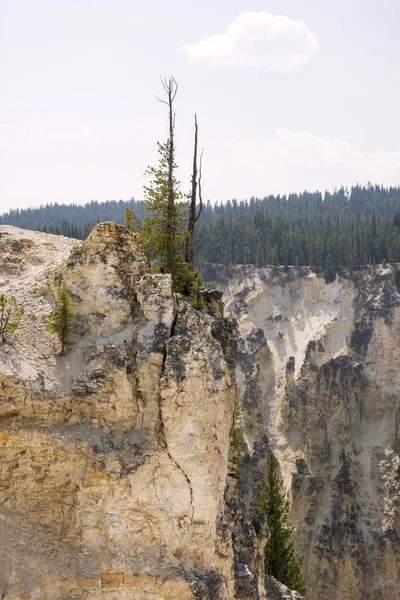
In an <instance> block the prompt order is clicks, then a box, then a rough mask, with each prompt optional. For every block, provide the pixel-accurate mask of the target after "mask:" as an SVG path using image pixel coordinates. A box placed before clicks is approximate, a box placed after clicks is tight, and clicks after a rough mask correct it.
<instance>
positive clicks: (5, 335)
mask: <svg viewBox="0 0 400 600" xmlns="http://www.w3.org/2000/svg"><path fill="white" fill-rule="evenodd" d="M23 316H24V307H23V306H20V305H19V304H18V303H17V301H16V299H15V296H10V297H9V298H7V297H6V296H5V295H4V294H0V338H1V342H2V344H5V343H6V341H7V340H8V339H9V338H10V337H11V336H12V335H13V334H14V333H15V331H16V330H17V329H18V327H19V326H20V324H21V320H22V317H23Z"/></svg>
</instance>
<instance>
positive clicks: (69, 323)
mask: <svg viewBox="0 0 400 600" xmlns="http://www.w3.org/2000/svg"><path fill="white" fill-rule="evenodd" d="M56 303H57V308H56V310H55V311H54V313H53V314H52V315H51V318H50V322H49V323H48V325H47V331H49V332H50V333H56V334H57V335H58V337H59V339H60V342H61V351H60V354H61V355H63V354H65V351H66V347H67V346H69V345H70V344H71V342H70V340H69V338H70V336H71V334H72V333H74V331H75V328H74V325H73V318H74V316H75V315H74V312H73V310H72V302H71V298H70V296H69V293H68V289H67V284H66V282H65V281H63V283H62V285H61V288H60V292H59V294H58V296H57V298H56Z"/></svg>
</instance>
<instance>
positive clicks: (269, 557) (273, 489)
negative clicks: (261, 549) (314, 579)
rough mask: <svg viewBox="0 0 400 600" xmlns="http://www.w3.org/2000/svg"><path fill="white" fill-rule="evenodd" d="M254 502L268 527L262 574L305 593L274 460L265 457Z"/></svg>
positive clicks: (291, 528) (285, 503) (286, 504)
mask: <svg viewBox="0 0 400 600" xmlns="http://www.w3.org/2000/svg"><path fill="white" fill-rule="evenodd" d="M257 504H258V506H259V508H260V509H261V510H262V512H263V513H264V515H265V517H266V519H267V524H268V527H269V530H270V538H269V540H268V542H267V545H266V547H265V573H266V575H272V576H273V577H275V579H277V580H278V581H280V582H281V583H283V584H285V585H287V586H288V587H289V588H291V589H294V590H297V591H298V592H300V593H301V594H304V593H305V579H306V578H305V574H304V572H303V569H302V564H301V561H300V559H299V557H298V556H297V555H296V553H295V550H294V546H293V541H292V540H291V536H292V532H293V527H291V526H290V525H288V522H287V519H288V513H289V508H290V504H289V500H288V499H287V497H286V494H284V493H283V492H282V481H281V480H280V479H279V477H278V474H277V472H276V460H275V457H274V455H273V454H272V453H271V454H270V455H269V457H268V463H267V476H266V479H265V480H263V481H262V482H261V484H260V485H259V488H258V491H257Z"/></svg>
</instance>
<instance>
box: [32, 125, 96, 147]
mask: <svg viewBox="0 0 400 600" xmlns="http://www.w3.org/2000/svg"><path fill="white" fill-rule="evenodd" d="M29 133H30V135H32V136H33V137H38V138H42V139H47V140H50V141H55V142H68V141H71V140H72V141H75V142H79V143H80V144H98V143H99V138H98V136H97V135H96V133H95V132H94V131H93V129H91V127H89V126H88V125H84V124H82V125H80V126H79V127H76V128H75V129H72V131H67V132H64V133H47V132H46V131H43V130H42V129H40V128H39V127H37V126H36V125H33V126H32V127H31V128H30V130H29Z"/></svg>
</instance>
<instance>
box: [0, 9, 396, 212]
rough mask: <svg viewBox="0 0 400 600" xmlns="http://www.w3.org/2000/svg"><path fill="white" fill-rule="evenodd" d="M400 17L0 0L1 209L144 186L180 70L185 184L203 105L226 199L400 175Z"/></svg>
mask: <svg viewBox="0 0 400 600" xmlns="http://www.w3.org/2000/svg"><path fill="white" fill-rule="evenodd" d="M243 13H251V14H247V15H246V14H243ZM278 15H283V16H284V17H282V16H281V17H280V18H278V17H277V16H278ZM232 23H233V25H231V26H230V24H232ZM229 26H230V27H229ZM399 26H400V3H399V2H396V1H395V0H381V1H378V0H347V1H344V0H280V1H276V0H263V1H261V0H246V1H242V0H213V1H211V0H202V2H190V1H188V0H186V1H183V0H171V1H169V2H168V1H166V0H162V1H161V0H149V1H148V2H138V1H136V0H113V1H111V0H0V74H1V76H0V212H3V211H6V210H8V209H10V208H16V207H26V206H34V205H38V204H40V203H47V202H65V203H69V202H76V203H83V202H86V201H90V200H91V199H96V200H99V201H102V200H107V199H112V198H116V199H120V198H124V199H128V198H130V197H131V196H134V197H136V198H140V197H142V188H143V182H144V180H143V177H142V174H143V172H144V170H145V168H146V166H147V165H148V164H154V163H155V161H156V159H157V151H156V141H157V140H161V141H163V140H164V139H165V138H166V134H167V130H166V117H165V111H164V107H163V106H162V105H160V104H159V103H157V101H156V100H155V98H154V95H155V94H158V95H160V94H161V86H160V83H159V77H160V75H163V76H168V75H170V74H172V75H174V76H175V78H176V80H177V81H178V83H179V93H178V97H177V101H176V109H177V129H176V133H177V144H178V163H179V166H180V172H179V175H180V179H181V181H182V189H183V191H186V190H187V189H188V187H189V165H190V160H191V152H192V115H193V113H194V112H195V111H197V113H198V118H199V123H200V136H201V144H202V145H204V146H205V154H204V175H203V188H204V195H205V197H207V198H210V200H211V201H213V202H214V201H220V200H227V199H228V198H233V197H236V198H238V199H242V198H244V197H250V196H251V195H259V196H263V195H266V194H268V193H288V192H290V191H301V190H303V189H304V188H308V189H312V190H313V189H316V188H332V187H333V186H340V185H342V184H343V185H350V184H352V183H356V182H366V181H368V180H371V181H373V182H377V183H384V184H400V119H399V118H398V111H399V107H400V86H399V77H398V72H397V71H398V62H399V57H400V40H399V36H398V30H399ZM226 32H227V33H226ZM216 34H220V35H219V36H218V37H216V38H215V37H213V38H212V39H211V40H210V39H208V40H207V39H206V40H205V38H209V37H210V36H215V35H216ZM199 42H201V43H200V44H199ZM188 46H189V47H188ZM185 47H186V48H185ZM179 49H180V51H178V50H179Z"/></svg>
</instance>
